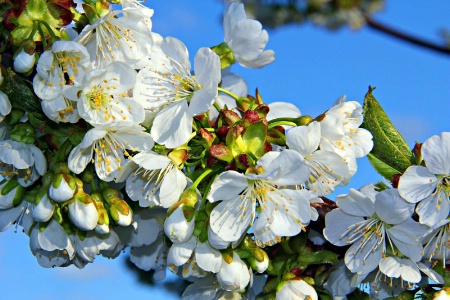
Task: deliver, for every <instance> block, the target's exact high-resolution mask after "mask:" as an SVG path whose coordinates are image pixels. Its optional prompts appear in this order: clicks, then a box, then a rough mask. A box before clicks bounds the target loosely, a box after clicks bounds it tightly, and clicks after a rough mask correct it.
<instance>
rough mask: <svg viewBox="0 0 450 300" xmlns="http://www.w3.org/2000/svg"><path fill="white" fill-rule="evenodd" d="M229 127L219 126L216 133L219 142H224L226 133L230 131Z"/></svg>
mask: <svg viewBox="0 0 450 300" xmlns="http://www.w3.org/2000/svg"><path fill="white" fill-rule="evenodd" d="M230 129H231V126H220V127H219V128H218V129H217V131H216V134H217V137H218V138H219V139H220V140H221V141H225V139H226V137H227V134H228V131H230Z"/></svg>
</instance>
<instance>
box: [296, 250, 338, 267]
mask: <svg viewBox="0 0 450 300" xmlns="http://www.w3.org/2000/svg"><path fill="white" fill-rule="evenodd" d="M297 262H298V263H300V264H302V265H304V266H309V265H319V264H337V262H338V258H337V255H336V253H334V252H331V251H318V252H310V253H301V254H300V255H299V256H298V258H297Z"/></svg>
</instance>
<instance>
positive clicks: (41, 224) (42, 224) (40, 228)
mask: <svg viewBox="0 0 450 300" xmlns="http://www.w3.org/2000/svg"><path fill="white" fill-rule="evenodd" d="M48 223H49V222H40V223H39V232H41V233H42V232H44V230H45V228H47V225H48Z"/></svg>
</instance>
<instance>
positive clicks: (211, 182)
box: [200, 174, 219, 211]
mask: <svg viewBox="0 0 450 300" xmlns="http://www.w3.org/2000/svg"><path fill="white" fill-rule="evenodd" d="M217 176H219V174H216V175H215V176H214V178H213V179H212V180H211V181H210V182H209V183H208V185H207V186H206V188H205V190H204V191H203V201H202V205H201V206H200V211H204V210H205V206H206V202H207V201H208V200H207V199H206V196H208V193H209V191H210V190H211V186H212V184H213V182H214V180H216V178H217Z"/></svg>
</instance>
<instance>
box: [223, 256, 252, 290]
mask: <svg viewBox="0 0 450 300" xmlns="http://www.w3.org/2000/svg"><path fill="white" fill-rule="evenodd" d="M230 260H231V261H230ZM217 281H219V283H220V286H221V287H222V288H223V289H224V290H227V291H236V292H239V291H242V290H244V289H245V288H246V287H247V285H248V284H249V282H250V271H249V269H248V267H247V265H246V264H245V263H244V262H243V261H242V259H241V258H240V257H239V255H237V254H236V252H233V257H232V258H231V257H228V258H223V257H222V265H221V267H220V271H219V272H218V273H217Z"/></svg>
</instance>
